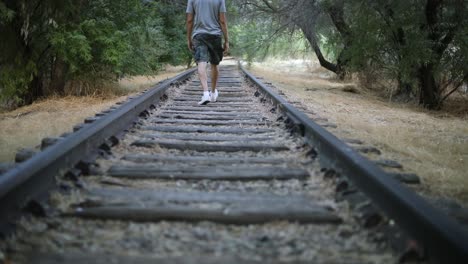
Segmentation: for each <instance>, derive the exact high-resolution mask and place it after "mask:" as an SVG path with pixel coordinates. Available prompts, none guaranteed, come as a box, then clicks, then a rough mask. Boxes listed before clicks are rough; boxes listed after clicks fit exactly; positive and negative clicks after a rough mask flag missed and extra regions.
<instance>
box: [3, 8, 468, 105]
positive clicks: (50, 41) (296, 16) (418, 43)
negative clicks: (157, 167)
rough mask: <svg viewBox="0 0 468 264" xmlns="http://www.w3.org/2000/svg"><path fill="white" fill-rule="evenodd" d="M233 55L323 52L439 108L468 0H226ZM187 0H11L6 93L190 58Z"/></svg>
mask: <svg viewBox="0 0 468 264" xmlns="http://www.w3.org/2000/svg"><path fill="white" fill-rule="evenodd" d="M227 3H228V6H229V7H228V8H229V14H228V18H229V25H230V31H231V34H232V36H231V42H232V43H231V47H232V53H233V55H235V56H237V57H240V58H243V59H246V60H249V61H252V60H255V59H259V58H263V57H265V56H267V55H271V54H275V53H282V54H288V53H289V54H292V53H294V52H296V51H295V47H297V48H304V49H305V50H307V51H308V52H309V53H308V54H309V56H312V55H311V54H315V56H316V57H317V59H318V60H319V62H320V65H321V66H323V67H324V68H326V69H327V70H329V71H331V72H334V73H336V75H337V77H338V78H340V79H346V78H351V77H352V76H356V75H357V76H361V78H364V79H366V80H367V82H368V83H370V84H371V85H372V83H373V82H375V80H382V79H384V80H388V82H387V83H388V85H390V86H392V87H394V88H393V89H392V94H391V96H393V97H396V98H402V99H404V100H414V101H416V102H417V103H419V104H420V105H421V106H423V107H426V108H429V109H439V108H440V107H441V106H442V104H443V103H444V101H445V100H446V99H447V98H448V96H450V95H452V94H454V93H457V91H459V90H460V87H462V86H466V83H467V81H468V16H467V1H465V0H451V1H442V0H410V1H382V0H377V1H374V0H372V1H370V0H355V1H344V0H236V1H227ZM185 6H186V1H185V0H174V1H168V0H154V1H151V0H143V1H142V0H113V1H110V0H92V1H91V0H60V1H59V0H30V1H26V0H2V1H1V2H0V36H1V38H2V40H1V41H0V49H1V52H0V99H1V101H2V102H3V103H7V104H8V105H12V106H18V105H23V104H29V103H32V102H33V101H34V100H37V99H38V98H40V97H42V96H44V95H48V94H58V95H60V94H63V93H64V87H66V86H67V85H68V86H75V87H79V88H78V89H75V90H77V91H79V92H78V93H82V94H86V92H87V88H88V87H91V86H99V84H101V83H103V82H108V81H115V80H118V79H119V78H121V77H124V76H132V75H151V74H154V73H156V72H157V71H158V70H160V69H161V67H163V66H164V65H165V64H173V65H191V55H190V53H189V52H188V51H187V50H186V44H185V32H184V30H185V27H184V23H185Z"/></svg>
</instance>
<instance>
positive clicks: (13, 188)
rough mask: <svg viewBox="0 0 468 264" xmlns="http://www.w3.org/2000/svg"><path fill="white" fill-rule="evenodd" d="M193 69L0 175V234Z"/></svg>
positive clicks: (161, 84) (187, 76) (8, 229)
mask: <svg viewBox="0 0 468 264" xmlns="http://www.w3.org/2000/svg"><path fill="white" fill-rule="evenodd" d="M195 70H196V69H190V70H187V71H185V72H183V73H180V74H178V75H177V76H175V77H174V78H171V79H168V80H166V81H164V82H162V83H160V84H158V85H156V86H155V87H153V88H152V89H150V90H149V91H147V92H146V93H144V94H142V95H141V96H139V97H137V98H134V99H132V100H130V101H128V102H127V103H125V104H123V105H121V107H119V108H117V109H116V110H115V111H112V112H110V113H109V114H107V115H105V116H103V117H101V118H99V119H97V120H96V121H95V122H93V123H92V124H88V125H85V126H84V127H83V128H82V129H80V130H78V131H77V132H75V133H73V134H71V135H69V136H67V137H65V138H64V139H63V140H60V141H59V142H57V143H56V144H54V145H52V146H50V147H48V148H46V149H45V150H44V151H42V152H39V153H37V154H36V155H34V156H33V157H32V158H31V159H29V160H27V161H25V162H23V163H20V164H19V165H18V166H16V167H15V168H13V169H11V170H10V171H7V172H6V173H5V174H3V175H1V176H0V215H1V218H0V231H2V232H8V231H10V229H11V227H12V226H13V224H12V223H13V221H14V219H15V218H16V217H17V216H18V215H19V214H20V213H21V210H22V208H23V206H24V205H25V204H26V203H27V202H28V201H30V200H31V199H36V198H39V199H40V198H41V197H44V196H45V194H46V193H47V191H48V190H50V189H51V188H53V187H54V186H55V182H56V181H55V177H56V176H57V175H59V174H61V173H64V172H66V171H67V170H69V169H71V168H73V167H74V166H75V165H76V164H77V163H78V162H80V161H82V160H83V159H84V157H87V156H89V155H92V153H93V152H95V151H96V150H97V148H98V147H99V146H100V145H101V144H103V143H104V142H105V141H106V140H107V139H108V138H110V137H112V136H114V135H116V134H117V133H120V132H122V131H124V130H125V129H127V128H128V127H129V126H131V125H132V122H133V121H134V120H135V119H136V118H137V117H138V116H139V115H140V113H142V112H143V111H144V110H146V109H148V108H149V107H150V106H151V105H153V104H155V103H157V102H158V101H159V100H160V97H161V96H162V95H163V94H164V93H165V92H166V90H167V89H169V87H171V85H173V84H175V83H177V82H181V81H184V80H186V79H188V78H189V77H190V75H191V74H192V73H194V71H195Z"/></svg>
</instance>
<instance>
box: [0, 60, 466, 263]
mask: <svg viewBox="0 0 468 264" xmlns="http://www.w3.org/2000/svg"><path fill="white" fill-rule="evenodd" d="M193 72H194V70H190V71H187V72H185V73H182V74H180V75H178V76H176V77H175V78H173V79H171V80H168V81H166V82H163V83H161V84H159V85H158V86H157V87H155V88H154V89H151V90H150V91H147V92H145V93H144V94H142V95H141V96H139V97H136V98H131V99H130V100H129V101H127V102H124V103H122V104H121V106H120V107H118V108H117V107H116V108H115V109H111V110H112V111H106V112H105V113H102V114H99V115H98V117H97V118H90V119H87V120H86V123H87V124H84V125H81V126H78V127H76V131H75V133H73V134H70V135H66V136H64V137H63V138H59V139H53V140H48V142H50V146H49V144H45V146H44V150H43V151H42V152H41V153H39V154H36V155H34V156H33V157H32V158H30V159H29V160H27V161H25V162H23V163H21V164H19V165H18V166H17V167H15V168H14V169H12V170H10V171H8V172H7V173H5V174H3V175H1V176H0V197H1V198H0V199H1V203H0V204H1V206H0V213H1V215H2V220H1V227H2V231H4V232H6V231H9V230H12V229H14V230H15V234H14V235H10V236H8V237H7V238H5V239H3V240H2V242H1V244H0V245H1V247H0V248H1V249H2V250H3V258H4V261H13V262H14V263H17V262H18V263H109V262H110V263H147V262H157V263H391V262H396V261H397V258H398V256H397V253H396V252H395V251H394V250H392V249H390V247H389V245H388V242H387V240H386V239H381V237H380V236H381V233H382V232H380V231H381V230H382V227H383V229H385V230H387V231H388V230H390V231H391V232H396V231H394V230H399V229H396V228H395V226H393V225H392V223H393V222H394V221H396V223H397V224H398V225H399V226H401V227H402V228H403V229H404V230H405V231H406V233H408V234H409V235H410V236H411V237H414V238H415V239H416V240H417V241H418V244H419V245H420V246H421V247H423V248H424V249H426V250H427V254H428V255H429V256H431V257H433V258H435V259H437V260H439V261H440V262H444V263H460V261H461V262H463V260H467V254H468V253H467V252H468V251H467V246H468V244H467V243H466V242H467V241H468V240H467V236H466V233H464V231H463V229H462V228H461V227H460V226H459V225H458V224H457V223H456V222H455V221H454V220H452V219H450V218H448V217H447V216H445V215H444V214H442V213H440V212H439V211H438V210H436V209H434V208H432V207H431V206H429V205H428V204H427V203H426V202H425V201H424V200H423V199H421V198H420V197H418V196H417V195H416V194H414V193H412V192H411V191H409V190H407V189H406V188H404V187H402V185H401V184H400V183H398V182H397V181H396V180H395V179H393V178H392V177H390V176H389V175H388V174H386V173H385V172H384V171H382V170H381V169H380V168H379V167H377V166H376V165H374V164H373V163H372V162H370V161H368V160H367V159H365V158H363V157H362V156H361V155H359V154H358V153H357V152H356V151H355V150H353V149H352V148H351V147H349V146H348V145H346V144H344V143H343V142H341V141H339V140H338V139H337V138H335V137H334V136H333V135H331V134H329V133H328V132H327V131H326V130H324V129H323V128H321V127H320V126H318V125H317V124H316V123H314V122H313V121H312V120H310V119H309V118H308V117H307V115H305V114H304V113H302V112H300V111H299V110H297V109H296V108H294V107H293V106H292V105H290V104H289V103H287V102H286V101H285V100H284V99H283V98H281V97H280V96H279V95H277V94H276V93H275V92H273V91H272V90H271V89H270V88H268V87H266V86H265V85H264V84H262V83H261V82H260V81H259V80H258V79H256V78H255V77H254V76H252V75H251V74H250V73H248V72H247V71H246V70H245V69H243V68H242V69H239V68H238V67H237V66H235V65H228V66H223V67H222V68H221V75H220V82H219V86H220V88H219V89H220V97H219V100H218V102H216V103H210V104H208V105H207V106H197V105H196V102H197V101H198V99H199V95H200V88H199V86H200V85H199V83H198V81H197V79H196V78H192V79H189V81H188V82H184V81H185V80H187V79H188V78H190V76H191V75H192V73H193ZM244 77H245V78H244ZM324 178H326V179H324ZM51 190H52V191H51ZM336 190H338V191H339V195H338V196H339V197H338V199H336V198H337V197H336V196H337V194H336ZM45 197H46V199H44V198H45ZM340 200H347V201H348V203H343V202H340ZM382 211H383V212H384V215H383V216H382V213H381V212H382ZM356 215H359V216H358V217H356ZM19 217H22V218H21V221H19V220H18V219H19ZM366 227H367V228H366ZM379 228H380V229H379ZM379 230H380V231H379ZM398 232H400V231H398Z"/></svg>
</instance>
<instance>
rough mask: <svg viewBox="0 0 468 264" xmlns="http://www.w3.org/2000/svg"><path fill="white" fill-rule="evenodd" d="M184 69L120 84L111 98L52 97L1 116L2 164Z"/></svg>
mask: <svg viewBox="0 0 468 264" xmlns="http://www.w3.org/2000/svg"><path fill="white" fill-rule="evenodd" d="M181 70H183V69H181V68H169V69H168V70H166V71H165V72H163V73H161V74H159V75H157V76H152V77H146V76H145V77H135V78H132V79H124V80H122V81H121V83H120V84H119V86H120V88H119V90H120V91H119V92H116V93H112V92H108V93H106V94H107V96H106V97H103V96H85V97H76V96H68V97H62V98H60V97H50V98H46V99H44V100H41V101H38V102H36V103H34V104H32V105H29V106H25V107H21V108H19V109H16V110H14V111H10V112H3V113H0V162H10V161H13V160H14V155H15V153H16V152H17V150H18V149H21V148H34V147H35V146H37V145H39V144H40V142H41V140H42V138H44V137H56V136H59V135H61V134H63V133H65V132H69V131H71V130H72V128H73V126H74V125H76V124H78V123H81V122H83V120H84V119H85V118H86V117H90V116H94V115H95V114H96V113H98V112H100V111H102V110H104V109H106V108H109V107H110V106H112V105H114V104H115V103H116V102H118V101H121V100H123V99H124V98H125V96H119V95H120V94H121V90H124V91H125V94H132V93H135V92H138V91H141V90H143V89H146V88H149V87H151V86H152V85H154V84H156V83H157V82H159V81H161V80H164V79H167V78H170V77H172V76H174V75H176V74H177V73H178V72H180V71H181Z"/></svg>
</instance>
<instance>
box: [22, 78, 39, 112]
mask: <svg viewBox="0 0 468 264" xmlns="http://www.w3.org/2000/svg"><path fill="white" fill-rule="evenodd" d="M42 96H44V85H43V82H42V78H40V76H37V75H36V76H34V78H33V80H32V81H31V83H30V84H29V86H28V90H27V91H26V92H25V93H24V94H23V96H22V98H21V99H22V101H23V104H25V105H29V104H32V103H33V102H34V101H35V100H37V99H38V98H40V97H42Z"/></svg>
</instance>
